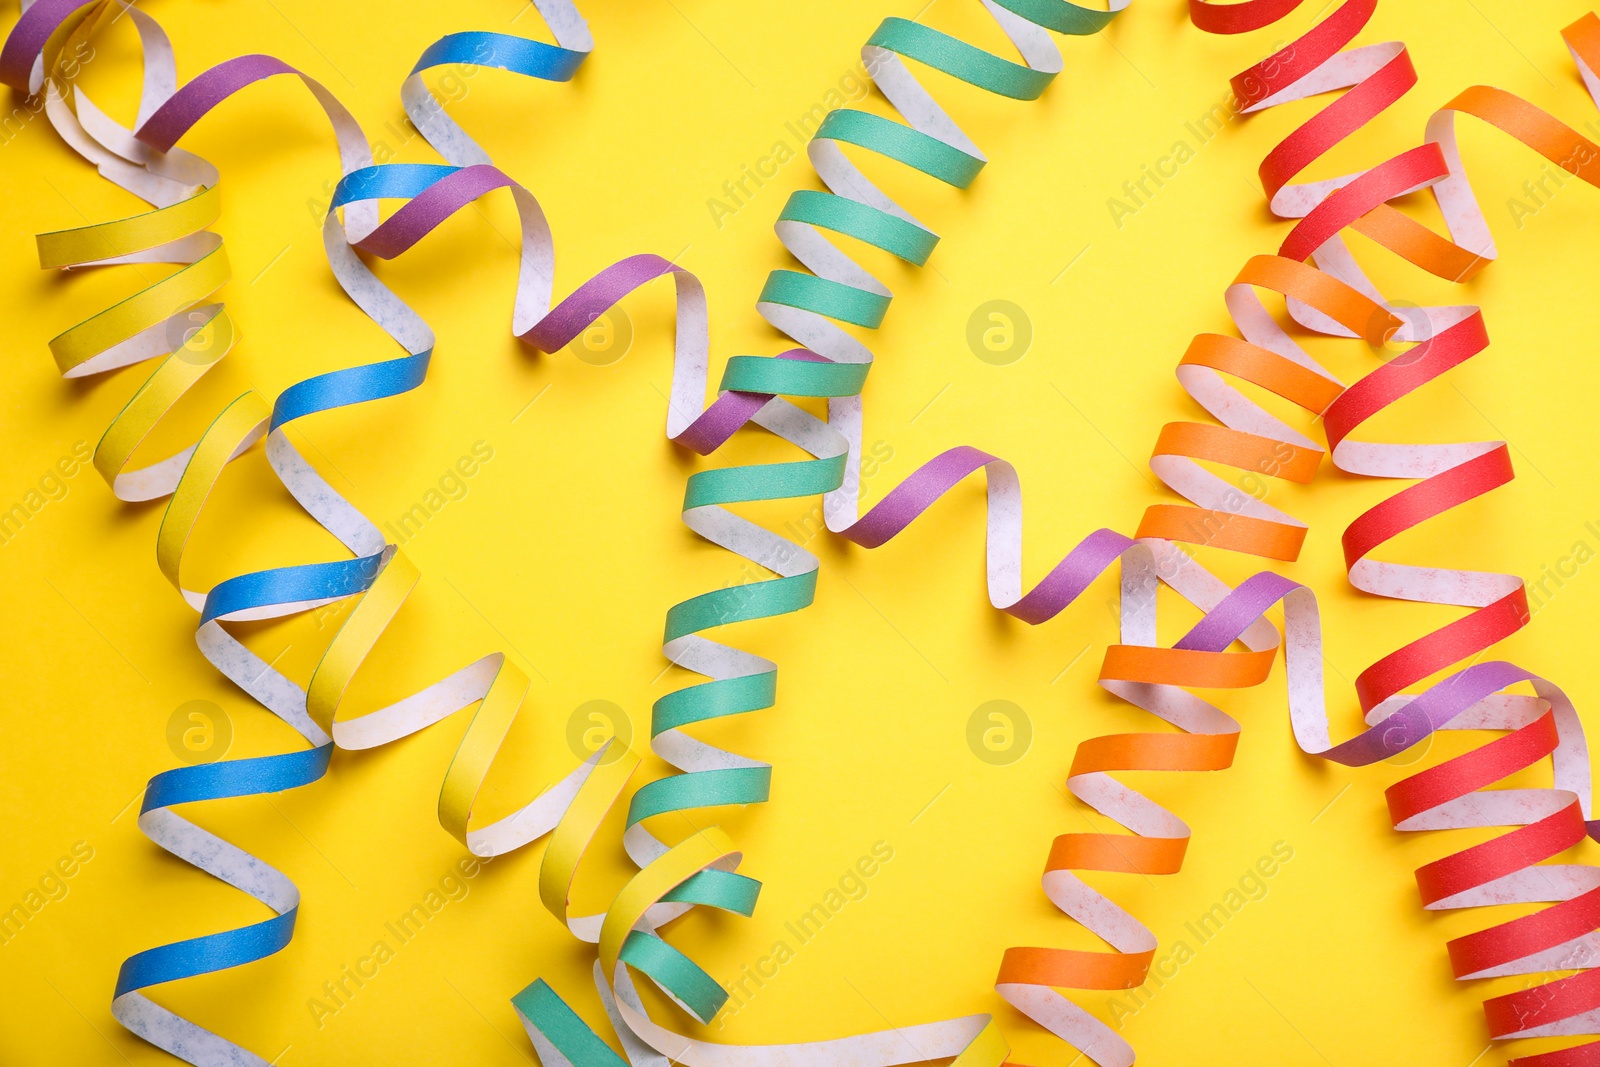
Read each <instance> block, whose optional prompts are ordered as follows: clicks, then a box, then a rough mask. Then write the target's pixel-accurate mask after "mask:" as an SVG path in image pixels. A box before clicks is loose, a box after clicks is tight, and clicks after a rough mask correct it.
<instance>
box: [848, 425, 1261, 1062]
mask: <svg viewBox="0 0 1600 1067" xmlns="http://www.w3.org/2000/svg"><path fill="white" fill-rule="evenodd" d="M979 469H982V470H983V471H984V473H985V478H986V480H987V483H988V536H987V547H986V549H985V552H986V556H987V561H988V563H987V566H988V585H989V601H990V603H991V604H993V605H994V606H995V607H997V608H1000V609H1001V610H1003V611H1006V612H1008V613H1009V614H1011V615H1014V616H1016V617H1017V618H1019V619H1022V620H1023V621H1024V622H1027V623H1031V624H1034V625H1038V624H1040V623H1044V622H1047V621H1049V620H1050V619H1052V618H1054V617H1055V616H1056V615H1057V614H1058V613H1060V611H1061V610H1062V609H1063V608H1065V607H1066V606H1067V605H1068V604H1070V603H1072V601H1074V600H1076V599H1077V597H1078V596H1079V595H1080V594H1082V593H1083V591H1084V590H1085V589H1087V588H1088V586H1089V584H1090V583H1091V582H1092V581H1093V580H1094V579H1095V578H1096V577H1098V576H1099V575H1100V574H1102V573H1104V571H1105V570H1106V569H1107V568H1109V567H1110V566H1111V564H1112V563H1113V562H1116V561H1118V560H1119V559H1120V560H1121V561H1122V586H1121V597H1120V618H1121V631H1122V635H1121V636H1122V643H1120V644H1114V645H1112V646H1111V647H1110V648H1108V649H1107V650H1106V657H1105V661H1104V662H1103V664H1102V666H1101V669H1100V684H1101V685H1102V686H1103V687H1104V688H1105V689H1107V690H1108V691H1109V692H1111V693H1113V694H1115V695H1116V696H1118V697H1120V698H1121V699H1123V700H1126V701H1128V702H1129V703H1130V704H1133V705H1135V706H1136V707H1140V708H1143V709H1144V710H1146V711H1148V712H1150V713H1151V714H1153V715H1155V716H1157V717H1158V718H1160V719H1162V720H1164V721H1165V722H1167V723H1169V724H1170V725H1172V726H1176V727H1177V728H1178V729H1179V730H1180V731H1182V733H1168V732H1162V733H1138V734H1116V735H1112V736H1107V737H1100V738H1095V739H1093V740H1090V741H1086V742H1084V743H1083V744H1082V745H1080V746H1079V747H1078V751H1077V754H1076V755H1075V756H1074V758H1073V762H1072V769H1071V771H1070V772H1069V773H1068V777H1067V787H1068V788H1069V789H1070V790H1071V791H1072V793H1073V795H1074V796H1076V797H1078V798H1079V799H1080V800H1082V801H1083V802H1084V803H1085V804H1088V805H1089V806H1090V807H1093V808H1094V809H1095V810H1096V811H1098V812H1100V813H1101V814H1102V815H1105V816H1107V817H1108V818H1111V819H1114V820H1115V821H1116V822H1118V823H1119V824H1121V825H1122V826H1124V827H1125V828H1127V829H1128V830H1130V831H1132V833H1131V834H1100V833H1073V834H1063V835H1062V836H1060V837H1058V838H1056V840H1055V843H1054V845H1052V847H1051V850H1050V859H1049V863H1048V865H1047V866H1046V868H1045V873H1044V879H1043V885H1044V890H1045V894H1046V895H1047V896H1048V897H1049V898H1050V900H1051V902H1052V903H1053V904H1055V905H1056V907H1058V908H1060V909H1061V911H1062V912H1064V913H1065V914H1067V915H1068V916H1070V917H1072V918H1073V919H1075V920H1076V921H1078V922H1079V923H1082V924H1083V925H1084V926H1085V927H1087V928H1088V929H1089V930H1090V931H1092V932H1093V933H1094V934H1096V935H1097V936H1099V937H1100V938H1101V939H1103V940H1104V941H1105V942H1106V943H1107V944H1108V945H1109V946H1110V948H1111V949H1112V951H1110V952H1094V951H1084V950H1078V949H1056V948H1033V947H1027V948H1009V949H1007V950H1006V953H1005V956H1004V958H1003V960H1002V961H1001V965H1000V972H999V975H998V977H997V978H996V980H995V989H996V991H997V992H999V994H1000V995H1001V996H1002V997H1004V998H1005V999H1006V1000H1007V1001H1008V1002H1010V1003H1011V1005H1012V1006H1013V1007H1015V1008H1016V1009H1017V1010H1018V1011H1020V1012H1022V1013H1023V1014H1025V1015H1027V1016H1028V1017H1029V1018H1030V1019H1032V1020H1034V1021H1035V1022H1037V1023H1038V1024H1039V1025H1040V1026H1042V1027H1044V1028H1045V1029H1047V1030H1049V1031H1050V1032H1051V1033H1053V1034H1055V1035H1056V1036H1057V1037H1059V1038H1061V1039H1062V1040H1064V1041H1067V1042H1069V1043H1071V1044H1072V1045H1073V1046H1074V1047H1076V1048H1078V1049H1081V1050H1082V1051H1083V1053H1084V1054H1085V1055H1087V1056H1089V1057H1090V1058H1091V1059H1093V1060H1094V1061H1095V1062H1096V1063H1099V1064H1102V1065H1105V1067H1127V1065H1129V1064H1131V1063H1133V1062H1134V1054H1133V1049H1132V1047H1131V1046H1129V1045H1128V1043H1127V1042H1126V1041H1125V1040H1123V1038H1122V1037H1120V1036H1119V1035H1118V1034H1117V1033H1116V1032H1115V1031H1113V1030H1111V1029H1110V1028H1109V1027H1107V1026H1106V1025H1105V1024H1104V1023H1102V1022H1100V1021H1099V1020H1098V1019H1096V1018H1095V1017H1094V1016H1093V1015H1091V1014H1089V1012H1087V1011H1085V1010H1084V1009H1083V1008H1081V1007H1079V1006H1078V1005H1077V1004H1075V1003H1073V1002H1072V1001H1071V1000H1069V999H1068V998H1067V997H1065V996H1063V995H1062V994H1061V993H1060V992H1059V990H1060V989H1063V988H1067V989H1130V988H1133V987H1134V986H1137V985H1139V984H1141V983H1142V982H1143V981H1144V979H1145V975H1146V974H1147V973H1148V971H1149V969H1150V961H1151V959H1152V957H1153V956H1154V954H1155V948H1156V937H1155V935H1154V934H1153V933H1152V932H1151V931H1150V929H1149V928H1148V927H1146V926H1145V925H1144V924H1143V923H1141V922H1139V921H1138V920H1137V919H1136V918H1134V917H1133V916H1132V915H1130V914H1129V913H1128V912H1127V911H1125V910H1124V909H1122V908H1121V907H1119V906H1118V905H1116V904H1115V903H1114V902H1113V901H1112V900H1111V899H1110V898H1109V897H1107V896H1105V895H1104V894H1102V893H1100V892H1099V891H1097V890H1095V889H1093V888H1092V887H1090V886H1089V885H1088V884H1087V883H1085V882H1084V881H1083V880H1082V879H1081V878H1079V877H1078V876H1077V875H1076V874H1074V873H1073V872H1074V871H1086V870H1093V871H1117V872H1127V873H1139V874H1146V875H1150V874H1172V873H1175V872H1176V871H1177V870H1178V869H1179V868H1180V867H1181V866H1182V864H1183V856H1184V852H1185V850H1186V848H1187V846H1188V841H1189V834H1190V832H1189V827H1188V826H1187V825H1186V824H1185V823H1184V822H1183V821H1182V820H1181V819H1179V818H1178V817H1177V816H1176V815H1174V814H1172V813H1171V812H1169V811H1167V810H1166V809H1165V808H1162V807H1161V806H1159V805H1158V804H1156V803H1155V802H1154V801H1152V800H1150V799H1149V798H1147V797H1145V796H1143V795H1141V794H1139V793H1137V792H1135V791H1134V790H1133V789H1131V788H1129V787H1128V786H1126V785H1125V784H1123V783H1121V782H1119V781H1117V780H1116V779H1115V778H1113V777H1111V772H1115V771H1130V770H1166V771H1201V770H1222V769H1224V768H1226V767H1228V766H1230V765H1231V764H1232V763H1233V755H1234V750H1235V747H1236V746H1237V744H1238V737H1239V723H1238V722H1237V721H1236V720H1234V719H1233V718H1232V717H1231V716H1229V715H1228V714H1227V713H1225V712H1224V711H1222V710H1221V709H1220V708H1218V707H1216V706H1215V705H1214V704H1212V703H1210V702H1209V701H1206V700H1204V699H1202V698H1201V697H1198V696H1195V695H1194V694H1192V693H1190V692H1187V691H1186V689H1185V687H1188V688H1220V689H1236V688H1243V687H1248V686H1254V685H1258V684H1260V683H1261V682H1262V681H1264V680H1265V679H1266V677H1267V675H1268V672H1269V671H1270V670H1271V668H1272V660H1273V657H1274V655H1275V653H1276V650H1277V647H1278V634H1277V631H1276V630H1275V629H1274V628H1273V627H1272V625H1271V624H1270V623H1269V622H1267V621H1266V619H1265V618H1264V617H1263V615H1264V612H1265V611H1266V609H1267V607H1270V606H1271V605H1270V603H1269V604H1267V605H1262V606H1261V607H1260V609H1259V610H1254V611H1250V610H1243V609H1241V607H1240V605H1241V604H1243V603H1244V602H1243V601H1241V600H1240V599H1239V598H1238V597H1237V596H1236V595H1234V594H1233V592H1232V591H1231V590H1229V588H1228V587H1227V586H1226V585H1225V584H1223V583H1222V582H1221V581H1219V580H1218V579H1217V578H1216V577H1214V576H1213V575H1212V574H1211V573H1210V572H1208V571H1207V570H1205V569H1204V568H1203V567H1201V566H1200V565H1199V564H1197V563H1195V562H1194V561H1193V560H1192V559H1190V558H1189V557H1188V556H1187V555H1186V554H1185V553H1183V552H1182V551H1181V550H1179V549H1177V548H1176V547H1175V546H1173V545H1171V544H1169V543H1167V542H1163V541H1157V540H1149V541H1132V540H1129V539H1128V538H1126V537H1124V536H1122V535H1121V534H1117V533H1113V532H1112V531H1110V530H1098V531H1096V532H1095V533H1093V534H1090V535H1089V536H1088V537H1087V538H1085V539H1084V540H1083V541H1082V542H1080V543H1079V544H1078V545H1077V546H1075V547H1074V548H1073V549H1072V551H1070V552H1069V553H1068V554H1067V555H1066V557H1065V558H1064V559H1063V560H1062V561H1061V562H1060V563H1058V564H1057V565H1056V566H1055V568H1054V569H1053V570H1051V571H1050V573H1049V574H1047V575H1046V576H1045V577H1044V578H1043V579H1042V580H1041V581H1040V582H1039V583H1038V584H1037V585H1035V586H1034V587H1033V588H1032V589H1031V590H1029V591H1028V592H1027V593H1026V594H1023V593H1022V583H1021V571H1022V566H1021V560H1022V490H1021V483H1020V481H1019V479H1018V477H1017V473H1016V470H1015V468H1013V467H1012V466H1011V464H1010V463H1008V462H1006V461H1005V460H1002V459H999V458H997V457H995V456H992V455H989V454H988V453H986V452H982V451H979V450H978V449H975V448H970V447H959V448H953V449H950V450H949V451H947V452H944V453H942V454H941V455H939V456H937V457H935V458H934V459H932V460H930V461H929V462H928V463H926V464H924V465H923V466H921V467H920V468H918V469H917V470H916V471H915V472H914V473H912V475H911V476H910V477H908V478H907V479H906V480H905V481H904V482H902V483H900V484H899V485H897V486H896V487H895V488H894V489H892V490H890V492H889V493H888V495H886V496H885V497H884V498H883V500H881V501H879V503H878V504H877V505H875V506H874V507H873V508H872V509H871V510H870V511H868V512H867V513H866V514H865V515H864V516H862V518H861V519H860V521H859V522H857V523H855V524H854V525H853V526H851V527H850V528H849V529H847V530H845V531H844V536H846V537H848V538H849V539H850V540H852V541H854V542H856V543H857V544H861V545H864V546H866V547H868V548H876V547H878V546H879V545H881V544H883V543H885V542H887V541H888V540H890V539H891V538H893V537H894V536H895V535H896V534H898V533H899V532H900V531H902V530H904V529H905V528H906V527H907V526H909V525H910V524H911V522H912V521H913V520H914V519H916V518H917V516H919V515H921V514H922V513H923V512H924V511H926V510H927V509H928V508H929V507H930V506H931V505H932V504H933V502H934V501H936V500H938V499H939V498H940V497H942V496H943V495H944V494H945V493H947V492H949V491H950V490H951V489H952V488H954V487H955V486H956V485H957V484H958V483H959V482H960V481H962V480H963V479H964V478H966V477H967V476H969V475H971V474H973V473H976V472H977V471H978V470H979ZM1158 583H1165V584H1167V585H1168V586H1170V587H1171V588H1172V589H1174V590H1175V591H1176V592H1178V593H1179V594H1180V595H1181V596H1183V597H1184V599H1186V600H1187V601H1189V603H1191V604H1193V605H1194V606H1195V607H1197V608H1199V609H1200V610H1201V611H1203V612H1205V613H1206V614H1205V616H1204V617H1203V618H1202V619H1201V620H1200V621H1199V622H1198V623H1197V624H1196V625H1195V626H1194V627H1193V629H1191V630H1190V631H1189V633H1187V634H1186V635H1185V636H1184V637H1183V638H1182V639H1181V640H1179V641H1178V642H1177V643H1176V644H1175V645H1174V646H1173V647H1171V648H1161V647H1157V640H1156V592H1157V586H1158ZM1247 584H1248V583H1247ZM1241 588H1243V587H1241ZM1234 641H1240V642H1242V643H1243V644H1244V646H1245V651H1242V652H1229V651H1227V649H1228V648H1229V646H1230V645H1232V643H1233V642H1234Z"/></svg>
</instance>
